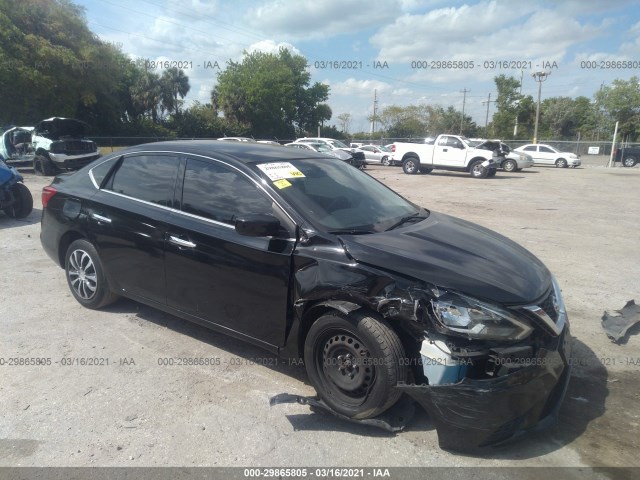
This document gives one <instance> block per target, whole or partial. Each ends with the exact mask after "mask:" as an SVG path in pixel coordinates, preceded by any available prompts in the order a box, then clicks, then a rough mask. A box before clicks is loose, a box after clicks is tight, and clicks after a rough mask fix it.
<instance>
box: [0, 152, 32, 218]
mask: <svg viewBox="0 0 640 480" xmlns="http://www.w3.org/2000/svg"><path fill="white" fill-rule="evenodd" d="M23 182H24V178H23V177H22V175H20V174H19V173H18V171H17V170H16V169H15V167H10V166H8V165H7V164H6V163H4V160H2V158H1V157H0V210H3V211H4V213H5V214H7V216H8V217H11V218H24V217H26V216H28V215H29V214H30V213H31V211H32V210H33V197H32V196H31V192H30V191H29V189H28V188H27V186H26V185H25V184H24V183H23Z"/></svg>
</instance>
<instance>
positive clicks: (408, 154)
mask: <svg viewBox="0 0 640 480" xmlns="http://www.w3.org/2000/svg"><path fill="white" fill-rule="evenodd" d="M409 157H413V158H415V159H417V160H418V163H420V155H418V154H417V153H416V152H407V153H405V154H404V155H402V161H403V162H404V161H405V160H406V159H407V158H409Z"/></svg>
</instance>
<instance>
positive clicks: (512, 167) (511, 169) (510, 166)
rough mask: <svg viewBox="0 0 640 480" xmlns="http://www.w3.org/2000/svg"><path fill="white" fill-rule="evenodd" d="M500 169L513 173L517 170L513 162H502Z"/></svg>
mask: <svg viewBox="0 0 640 480" xmlns="http://www.w3.org/2000/svg"><path fill="white" fill-rule="evenodd" d="M502 169H503V170H504V171H505V172H514V171H516V170H517V169H518V165H517V164H516V162H515V161H513V160H505V161H504V162H502Z"/></svg>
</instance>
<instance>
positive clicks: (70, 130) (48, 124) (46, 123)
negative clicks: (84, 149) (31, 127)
mask: <svg viewBox="0 0 640 480" xmlns="http://www.w3.org/2000/svg"><path fill="white" fill-rule="evenodd" d="M88 129H89V125H87V124H86V123H85V122H83V121H81V120H76V119H74V118H62V117H51V118H47V119H46V120H42V121H41V122H40V123H38V125H37V126H36V134H37V135H40V136H42V137H46V138H48V139H50V140H59V139H60V138H63V137H71V138H84V136H85V134H86V133H87V130H88Z"/></svg>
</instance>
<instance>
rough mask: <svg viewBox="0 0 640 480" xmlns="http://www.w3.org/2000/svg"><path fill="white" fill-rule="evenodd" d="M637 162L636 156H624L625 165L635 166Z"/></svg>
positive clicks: (623, 164)
mask: <svg viewBox="0 0 640 480" xmlns="http://www.w3.org/2000/svg"><path fill="white" fill-rule="evenodd" d="M636 163H638V160H637V159H636V157H631V156H629V157H624V159H623V160H622V166H623V167H635V165H636Z"/></svg>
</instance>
